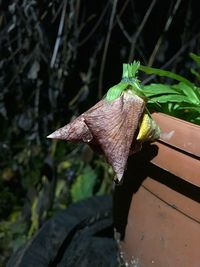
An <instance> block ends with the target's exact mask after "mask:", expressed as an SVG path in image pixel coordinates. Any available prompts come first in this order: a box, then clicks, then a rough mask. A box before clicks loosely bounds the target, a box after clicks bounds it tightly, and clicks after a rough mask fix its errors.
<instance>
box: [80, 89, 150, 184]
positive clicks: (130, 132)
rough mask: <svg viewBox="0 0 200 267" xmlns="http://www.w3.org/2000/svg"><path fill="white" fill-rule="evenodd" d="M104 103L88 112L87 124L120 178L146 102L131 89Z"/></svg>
mask: <svg viewBox="0 0 200 267" xmlns="http://www.w3.org/2000/svg"><path fill="white" fill-rule="evenodd" d="M100 102H101V103H100V104H99V105H98V106H94V107H93V108H91V109H90V110H89V111H87V112H86V113H85V114H84V118H85V123H86V124H87V126H88V127H89V129H90V131H91V132H92V135H93V136H94V140H98V143H99V145H100V146H101V149H102V150H103V152H104V154H105V156H106V158H107V160H108V162H109V163H110V164H111V166H112V168H113V170H114V172H115V174H116V178H117V180H118V181H120V180H121V178H122V176H123V174H124V170H125V167H126V162H127V159H128V156H129V152H130V149H131V144H132V141H133V138H134V137H135V135H136V131H137V129H138V124H139V120H140V118H141V115H142V113H143V110H144V106H145V103H144V101H143V100H142V99H141V98H140V97H138V96H136V95H133V94H132V93H129V92H125V93H123V94H122V96H121V97H119V98H117V99H116V100H113V101H111V102H108V101H107V100H102V101H100Z"/></svg>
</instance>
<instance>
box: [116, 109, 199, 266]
mask: <svg viewBox="0 0 200 267" xmlns="http://www.w3.org/2000/svg"><path fill="white" fill-rule="evenodd" d="M154 119H155V120H156V121H157V122H158V124H159V125H160V127H161V130H162V136H161V138H160V140H159V141H158V142H156V143H155V144H153V145H150V146H147V147H146V148H144V149H143V151H142V152H141V153H139V154H137V155H135V156H134V157H133V158H132V159H130V162H129V165H128V170H127V174H126V177H125V179H124V184H123V185H122V186H121V187H120V186H119V187H116V188H115V194H114V221H115V227H116V230H117V231H118V232H120V233H121V238H122V241H121V242H120V250H121V257H122V258H123V260H124V261H125V262H126V264H127V265H126V266H138V267H149V266H155V267H173V266H176V267H199V266H200V245H199V244H200V203H199V202H200V161H199V159H200V127H199V126H196V125H194V124H191V123H188V122H185V121H183V120H180V119H177V118H174V117H171V116H168V115H165V114H161V113H158V114H154Z"/></svg>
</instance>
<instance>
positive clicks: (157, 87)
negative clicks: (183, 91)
mask: <svg viewBox="0 0 200 267" xmlns="http://www.w3.org/2000/svg"><path fill="white" fill-rule="evenodd" d="M143 90H144V93H145V95H146V96H147V97H151V96H156V95H161V94H162V95H163V94H177V93H178V91H177V90H176V89H175V88H173V87H172V86H170V85H167V84H161V83H152V84H149V85H145V86H143Z"/></svg>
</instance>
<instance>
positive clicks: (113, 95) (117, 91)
mask: <svg viewBox="0 0 200 267" xmlns="http://www.w3.org/2000/svg"><path fill="white" fill-rule="evenodd" d="M127 86H128V84H127V83H124V82H120V83H118V84H116V85H114V86H113V87H111V88H110V89H109V90H108V92H107V94H106V100H108V101H112V100H115V99H117V98H118V97H120V95H121V93H122V92H123V91H124V90H125V89H126V87H127Z"/></svg>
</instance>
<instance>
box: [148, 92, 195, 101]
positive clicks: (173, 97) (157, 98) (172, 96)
mask: <svg viewBox="0 0 200 267" xmlns="http://www.w3.org/2000/svg"><path fill="white" fill-rule="evenodd" d="M149 102H151V103H153V102H158V103H168V102H176V103H181V102H186V103H191V102H190V100H189V99H188V97H186V96H184V95H178V94H169V95H161V96H155V97H152V98H150V101H149Z"/></svg>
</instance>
